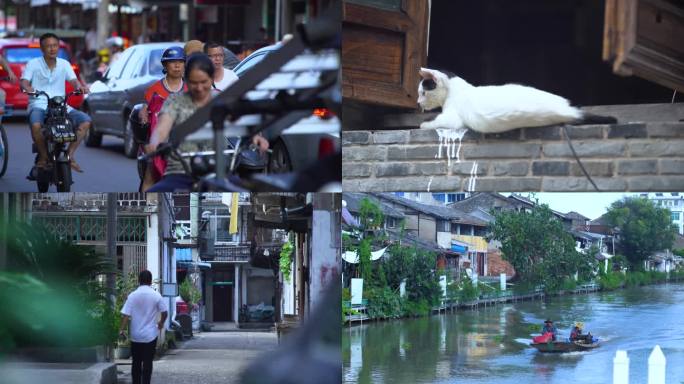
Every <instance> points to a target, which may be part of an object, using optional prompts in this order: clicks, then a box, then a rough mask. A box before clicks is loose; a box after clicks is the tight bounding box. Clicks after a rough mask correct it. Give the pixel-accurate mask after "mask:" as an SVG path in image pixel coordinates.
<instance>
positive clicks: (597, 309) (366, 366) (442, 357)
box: [342, 284, 684, 384]
mask: <svg viewBox="0 0 684 384" xmlns="http://www.w3.org/2000/svg"><path fill="white" fill-rule="evenodd" d="M546 318H552V319H554V321H555V322H556V326H557V327H558V329H559V331H560V333H561V337H563V338H564V337H567V336H568V335H569V333H570V327H571V326H572V324H573V323H574V322H575V321H582V322H584V324H585V329H586V330H588V331H590V332H592V333H593V334H594V335H596V336H598V337H599V338H600V339H601V341H602V345H601V347H599V348H597V349H594V350H592V351H588V352H573V353H567V354H542V353H539V352H537V351H536V350H535V349H533V348H531V347H529V346H528V345H527V343H528V342H529V339H530V338H531V335H532V334H536V333H537V332H538V329H539V325H541V323H542V322H543V321H544V319H546ZM683 331H684V285H683V284H669V285H658V286H650V287H641V288H634V289H628V290H619V291H614V292H607V293H593V294H589V295H576V296H563V297H555V298H551V299H549V300H548V301H547V302H542V301H532V302H522V303H509V304H506V305H503V306H495V307H488V308H480V309H476V310H472V311H470V310H466V311H458V312H454V313H453V314H452V313H448V314H442V315H437V316H432V317H423V318H417V319H406V320H395V321H389V322H378V323H369V324H364V325H362V326H355V327H350V328H345V329H344V331H343V337H342V348H343V364H344V382H346V383H362V384H363V383H451V382H455V381H458V382H459V383H516V384H520V383H523V382H535V383H537V382H540V383H609V382H612V371H613V370H612V361H613V357H614V356H615V351H616V350H617V349H625V350H627V352H628V355H629V358H630V382H634V383H641V382H646V381H647V374H648V372H647V365H648V355H649V354H650V352H651V349H652V348H653V347H654V346H655V345H656V344H659V345H660V347H661V348H662V349H663V352H664V354H665V357H666V358H667V360H668V365H667V381H668V382H682V381H684V364H678V363H677V362H681V361H683V360H684V332H683Z"/></svg>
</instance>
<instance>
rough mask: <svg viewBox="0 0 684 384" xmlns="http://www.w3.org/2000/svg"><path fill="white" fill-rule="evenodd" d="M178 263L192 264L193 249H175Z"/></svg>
mask: <svg viewBox="0 0 684 384" xmlns="http://www.w3.org/2000/svg"><path fill="white" fill-rule="evenodd" d="M174 254H175V255H176V263H180V262H192V249H190V248H175V249H174Z"/></svg>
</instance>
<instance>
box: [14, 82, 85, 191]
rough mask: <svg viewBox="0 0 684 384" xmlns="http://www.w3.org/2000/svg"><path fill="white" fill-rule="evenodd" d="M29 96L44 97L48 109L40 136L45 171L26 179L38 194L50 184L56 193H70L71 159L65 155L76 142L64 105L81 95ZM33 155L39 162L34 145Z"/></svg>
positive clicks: (75, 92)
mask: <svg viewBox="0 0 684 384" xmlns="http://www.w3.org/2000/svg"><path fill="white" fill-rule="evenodd" d="M26 94H27V95H29V96H36V97H37V96H41V95H42V96H45V97H46V98H47V99H48V107H47V110H46V112H45V120H44V121H43V127H42V129H41V133H42V135H43V137H44V138H45V146H46V147H47V153H48V159H47V164H46V165H45V168H37V167H33V169H32V170H31V173H30V175H29V177H28V179H30V180H35V181H36V184H37V186H38V192H47V191H48V189H49V188H50V184H54V185H55V187H56V188H57V192H69V191H70V190H71V184H73V181H72V178H71V164H70V162H71V159H70V158H69V154H68V147H69V143H71V142H72V141H76V132H75V130H74V126H73V123H72V121H71V119H69V115H68V114H67V101H68V100H69V97H71V96H76V95H81V94H82V92H81V91H78V90H76V91H73V92H70V93H69V94H68V95H66V97H64V96H55V97H53V98H50V95H48V94H47V93H45V92H44V91H39V90H36V91H35V92H26ZM33 153H36V161H37V160H38V155H37V153H38V150H37V148H36V145H35V143H34V144H33Z"/></svg>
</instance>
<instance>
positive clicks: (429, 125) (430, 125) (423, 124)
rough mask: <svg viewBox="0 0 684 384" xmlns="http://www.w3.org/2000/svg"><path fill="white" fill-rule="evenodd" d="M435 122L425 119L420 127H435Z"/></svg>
mask: <svg viewBox="0 0 684 384" xmlns="http://www.w3.org/2000/svg"><path fill="white" fill-rule="evenodd" d="M435 128H436V127H435V124H434V122H432V121H423V122H422V123H420V129H435Z"/></svg>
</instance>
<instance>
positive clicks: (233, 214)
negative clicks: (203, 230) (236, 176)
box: [228, 193, 238, 235]
mask: <svg viewBox="0 0 684 384" xmlns="http://www.w3.org/2000/svg"><path fill="white" fill-rule="evenodd" d="M232 198H233V200H232V201H231V203H230V228H229V229H228V233H229V234H231V235H232V234H235V233H237V232H238V194H237V193H233V196H232Z"/></svg>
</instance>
